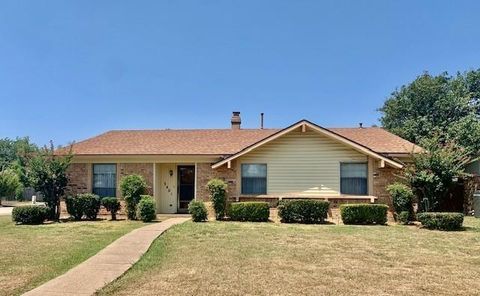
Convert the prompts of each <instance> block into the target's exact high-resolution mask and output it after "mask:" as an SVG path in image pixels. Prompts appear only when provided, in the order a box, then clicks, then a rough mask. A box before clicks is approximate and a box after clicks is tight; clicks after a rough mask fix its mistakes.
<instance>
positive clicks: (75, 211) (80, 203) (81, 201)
mask: <svg viewBox="0 0 480 296" xmlns="http://www.w3.org/2000/svg"><path fill="white" fill-rule="evenodd" d="M65 203H66V204H67V212H68V213H69V214H70V215H71V216H72V217H73V219H75V220H81V219H82V217H83V216H85V217H86V218H87V219H89V220H95V219H97V214H98V211H99V210H100V197H98V195H96V194H92V193H82V194H77V195H76V196H69V197H67V199H66V200H65Z"/></svg>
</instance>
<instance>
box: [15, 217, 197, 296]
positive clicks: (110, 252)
mask: <svg viewBox="0 0 480 296" xmlns="http://www.w3.org/2000/svg"><path fill="white" fill-rule="evenodd" d="M187 220H189V218H170V219H167V220H165V221H163V222H160V223H154V224H150V225H147V226H144V227H141V228H137V229H135V230H133V231H131V232H130V233H127V234H125V235H124V236H122V237H121V238H119V239H117V240H116V241H114V242H113V243H111V244H110V245H108V246H107V247H106V248H105V249H103V250H101V251H100V252H98V254H96V255H94V256H93V257H90V258H89V259H87V260H86V261H85V262H83V263H81V264H79V265H78V266H76V267H74V268H72V269H70V270H69V271H67V273H65V274H63V275H61V276H59V277H56V278H54V279H53V280H50V281H48V282H46V283H45V284H43V285H41V286H39V287H37V288H35V289H33V290H31V291H29V292H27V293H25V294H23V295H28V296H37V295H38V296H40V295H42V296H54V295H55V296H56V295H92V294H94V293H95V292H96V291H97V290H99V289H101V288H103V287H104V286H105V285H106V284H108V283H110V282H112V281H113V280H115V279H116V278H118V277H119V276H121V275H122V274H123V273H124V272H125V271H127V270H128V269H129V268H130V267H131V266H132V265H133V264H134V263H135V262H137V261H138V260H139V259H140V257H141V256H142V255H143V254H144V253H145V252H146V251H147V250H148V248H149V247H150V245H151V244H152V242H153V240H154V239H156V238H157V237H158V236H159V235H161V234H162V233H163V232H164V231H165V230H167V229H169V228H170V227H172V226H173V225H176V224H180V223H183V222H185V221H187Z"/></svg>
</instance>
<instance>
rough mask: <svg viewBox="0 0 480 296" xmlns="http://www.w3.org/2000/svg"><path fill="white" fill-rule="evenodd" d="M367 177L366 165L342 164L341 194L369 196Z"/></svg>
mask: <svg viewBox="0 0 480 296" xmlns="http://www.w3.org/2000/svg"><path fill="white" fill-rule="evenodd" d="M367 176H368V168H367V164H366V163H341V164H340V192H341V193H342V194H352V195H367V194H368V187H367Z"/></svg>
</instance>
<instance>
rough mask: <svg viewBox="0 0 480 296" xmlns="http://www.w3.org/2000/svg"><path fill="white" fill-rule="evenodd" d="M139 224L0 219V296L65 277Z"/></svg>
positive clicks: (7, 217) (24, 290)
mask: <svg viewBox="0 0 480 296" xmlns="http://www.w3.org/2000/svg"><path fill="white" fill-rule="evenodd" d="M142 225H143V224H142V223H140V222H130V221H116V222H115V221H95V222H69V223H53V224H45V225H36V226H33V225H32V226H28V225H18V226H16V225H15V224H14V223H13V222H12V221H11V217H10V216H1V217H0V252H1V253H2V255H1V256H0V295H18V294H21V293H22V292H26V291H28V290H31V289H32V288H34V287H36V286H38V285H40V284H41V283H43V282H46V281H48V280H49V279H52V278H54V277H56V276H58V275H61V274H63V273H65V272H66V271H67V270H69V269H70V268H72V267H73V266H75V265H77V264H79V263H81V262H82V261H85V260H86V259H87V258H89V257H91V256H92V255H94V254H96V253H97V252H98V251H99V250H101V249H103V248H104V247H105V246H107V245H108V244H110V243H111V242H113V241H114V240H115V239H117V238H119V237H120V236H122V235H123V234H125V233H128V232H129V231H131V230H132V229H134V228H137V227H139V226H142Z"/></svg>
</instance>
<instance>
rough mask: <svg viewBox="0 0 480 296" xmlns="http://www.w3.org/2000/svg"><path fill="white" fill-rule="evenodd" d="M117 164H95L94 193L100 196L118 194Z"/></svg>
mask: <svg viewBox="0 0 480 296" xmlns="http://www.w3.org/2000/svg"><path fill="white" fill-rule="evenodd" d="M116 180H117V166H116V165H115V164H94V165H93V186H92V187H93V193H95V194H97V195H98V196H100V197H106V196H115V195H116V191H117V190H116V188H117V186H116Z"/></svg>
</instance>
